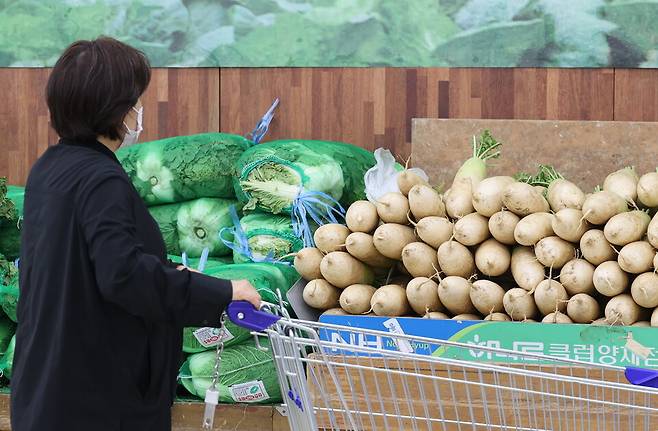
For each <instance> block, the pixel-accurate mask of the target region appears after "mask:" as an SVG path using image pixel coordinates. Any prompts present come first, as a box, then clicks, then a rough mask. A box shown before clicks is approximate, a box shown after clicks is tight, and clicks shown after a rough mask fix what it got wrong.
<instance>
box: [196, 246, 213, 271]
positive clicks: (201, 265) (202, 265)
mask: <svg viewBox="0 0 658 431" xmlns="http://www.w3.org/2000/svg"><path fill="white" fill-rule="evenodd" d="M209 254H210V249H209V248H208V247H204V248H203V251H202V252H201V258H199V266H198V267H197V270H198V271H199V272H203V270H204V269H206V263H208V255H209Z"/></svg>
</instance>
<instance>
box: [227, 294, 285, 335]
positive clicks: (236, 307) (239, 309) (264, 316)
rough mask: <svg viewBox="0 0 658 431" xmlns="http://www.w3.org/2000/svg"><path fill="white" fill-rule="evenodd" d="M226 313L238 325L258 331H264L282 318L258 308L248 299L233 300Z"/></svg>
mask: <svg viewBox="0 0 658 431" xmlns="http://www.w3.org/2000/svg"><path fill="white" fill-rule="evenodd" d="M226 314H228V317H229V319H231V322H233V323H235V324H236V325H238V326H241V327H243V328H246V329H249V330H251V331H258V332H261V331H264V330H265V329H267V328H269V327H270V326H272V325H274V324H275V323H276V322H278V321H279V319H281V317H280V316H276V315H274V314H271V313H268V312H266V311H260V310H256V307H254V306H253V305H252V304H251V303H249V302H247V301H233V302H231V303H230V304H229V305H228V307H227V308H226Z"/></svg>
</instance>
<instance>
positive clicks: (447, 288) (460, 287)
mask: <svg viewBox="0 0 658 431" xmlns="http://www.w3.org/2000/svg"><path fill="white" fill-rule="evenodd" d="M438 292H439V299H440V300H441V303H442V304H443V306H444V307H445V308H446V309H447V310H448V311H450V312H451V313H452V314H472V313H476V312H477V309H476V308H475V307H474V306H473V303H472V302H471V297H470V293H471V283H470V282H469V281H468V280H467V279H465V278H462V277H454V276H449V277H445V278H444V279H443V280H441V282H440V283H439V288H438Z"/></svg>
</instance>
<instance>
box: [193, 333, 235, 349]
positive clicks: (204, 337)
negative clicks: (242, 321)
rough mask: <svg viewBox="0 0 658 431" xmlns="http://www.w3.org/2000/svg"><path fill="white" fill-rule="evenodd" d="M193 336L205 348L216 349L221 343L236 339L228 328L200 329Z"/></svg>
mask: <svg viewBox="0 0 658 431" xmlns="http://www.w3.org/2000/svg"><path fill="white" fill-rule="evenodd" d="M192 334H193V335H194V338H196V339H197V341H198V342H199V344H201V345H202V346H203V347H214V346H216V345H218V344H219V343H220V341H223V342H227V341H229V340H232V339H233V338H235V337H234V336H233V334H231V332H230V331H229V330H228V329H226V328H221V329H220V328H199V329H197V330H196V331H194V332H193V333H192Z"/></svg>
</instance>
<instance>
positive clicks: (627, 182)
mask: <svg viewBox="0 0 658 431" xmlns="http://www.w3.org/2000/svg"><path fill="white" fill-rule="evenodd" d="M638 181H639V178H638V176H637V172H635V168H633V167H627V168H624V169H620V170H618V171H615V172H613V173H611V174H610V175H608V176H607V177H606V178H605V180H604V181H603V190H605V191H608V192H613V193H617V194H618V195H619V196H621V197H622V198H624V199H625V200H626V201H627V202H635V201H636V200H637V183H638Z"/></svg>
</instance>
